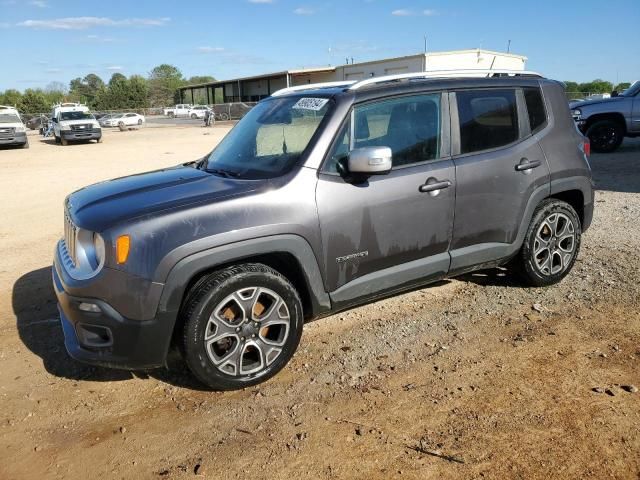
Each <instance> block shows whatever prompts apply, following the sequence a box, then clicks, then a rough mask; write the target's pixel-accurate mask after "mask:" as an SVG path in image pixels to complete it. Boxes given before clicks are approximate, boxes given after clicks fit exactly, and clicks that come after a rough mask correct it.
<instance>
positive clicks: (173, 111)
mask: <svg viewBox="0 0 640 480" xmlns="http://www.w3.org/2000/svg"><path fill="white" fill-rule="evenodd" d="M192 107H193V105H191V104H188V103H180V104H178V105H176V106H175V107H169V108H165V109H164V114H165V116H167V117H169V118H174V117H188V116H189V111H190V110H191V108H192Z"/></svg>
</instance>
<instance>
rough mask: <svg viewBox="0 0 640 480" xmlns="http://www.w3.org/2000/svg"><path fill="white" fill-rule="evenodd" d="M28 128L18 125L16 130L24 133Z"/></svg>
mask: <svg viewBox="0 0 640 480" xmlns="http://www.w3.org/2000/svg"><path fill="white" fill-rule="evenodd" d="M26 131H27V129H26V128H25V127H16V132H19V133H22V132H26Z"/></svg>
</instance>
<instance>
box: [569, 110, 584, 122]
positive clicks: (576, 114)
mask: <svg viewBox="0 0 640 480" xmlns="http://www.w3.org/2000/svg"><path fill="white" fill-rule="evenodd" d="M571 116H572V117H573V118H575V119H576V120H580V117H581V116H582V111H581V110H580V109H579V108H576V109H575V110H571Z"/></svg>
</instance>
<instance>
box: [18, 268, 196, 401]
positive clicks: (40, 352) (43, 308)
mask: <svg viewBox="0 0 640 480" xmlns="http://www.w3.org/2000/svg"><path fill="white" fill-rule="evenodd" d="M12 306H13V312H14V314H15V316H16V326H17V329H18V335H19V336H20V340H21V341H22V343H24V345H25V346H26V347H27V348H28V349H29V350H30V351H31V352H33V353H34V354H36V355H37V356H39V357H40V358H41V359H42V363H43V365H44V368H45V369H46V370H47V372H49V373H50V374H51V375H55V376H57V377H61V378H68V379H72V380H86V381H94V382H114V381H123V380H130V379H133V378H142V379H146V378H155V379H157V380H160V381H162V382H166V383H168V384H171V385H174V386H177V387H184V388H189V389H192V390H205V389H206V388H205V387H204V386H203V385H202V384H201V383H200V382H198V380H197V379H196V378H195V377H193V375H191V373H190V372H189V370H188V369H187V368H186V366H184V364H183V363H182V362H181V361H180V358H179V355H178V353H177V352H174V351H172V352H170V355H169V359H168V364H169V367H168V368H158V369H154V370H149V371H128V370H116V369H110V368H103V367H95V366H91V365H85V364H83V363H80V362H77V361H76V360H74V359H72V358H71V357H70V356H69V355H68V354H67V351H66V349H65V347H64V335H63V333H62V326H61V325H60V318H59V315H58V308H57V300H56V295H55V292H54V290H53V285H52V283H51V267H45V268H40V269H38V270H34V271H32V272H29V273H27V274H25V275H23V276H22V277H20V278H19V279H18V280H17V281H16V282H15V284H14V285H13V291H12Z"/></svg>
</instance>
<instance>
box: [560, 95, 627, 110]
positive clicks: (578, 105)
mask: <svg viewBox="0 0 640 480" xmlns="http://www.w3.org/2000/svg"><path fill="white" fill-rule="evenodd" d="M624 99H625V97H611V98H599V99H597V100H585V101H584V102H570V103H569V105H570V106H571V108H581V107H588V106H590V105H599V104H601V103H611V102H619V101H621V100H624Z"/></svg>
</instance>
